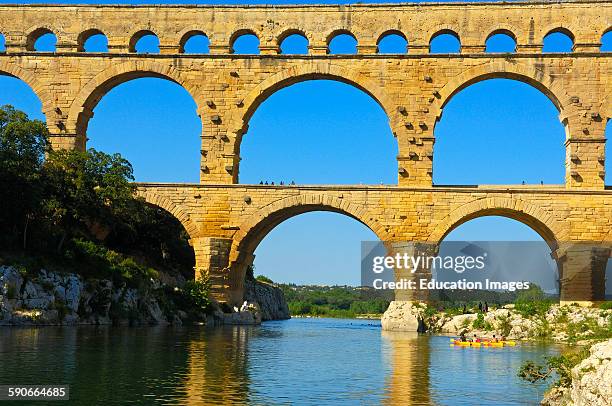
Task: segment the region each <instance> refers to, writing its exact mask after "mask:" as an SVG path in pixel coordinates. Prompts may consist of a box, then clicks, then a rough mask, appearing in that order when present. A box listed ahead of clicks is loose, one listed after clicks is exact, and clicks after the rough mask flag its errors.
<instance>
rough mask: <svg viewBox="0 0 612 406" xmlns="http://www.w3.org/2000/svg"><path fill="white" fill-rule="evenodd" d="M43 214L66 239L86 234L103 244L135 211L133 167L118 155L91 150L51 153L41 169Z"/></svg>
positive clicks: (61, 245)
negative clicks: (44, 186)
mask: <svg viewBox="0 0 612 406" xmlns="http://www.w3.org/2000/svg"><path fill="white" fill-rule="evenodd" d="M44 176H45V184H46V187H47V199H46V202H45V214H46V215H47V216H48V218H49V219H50V220H51V221H52V223H53V224H54V225H55V226H57V227H58V228H59V229H61V231H62V233H61V238H60V240H59V243H58V245H57V250H58V251H61V249H62V247H63V244H64V241H65V240H66V238H67V237H72V236H75V235H79V234H85V235H86V236H87V237H93V238H95V239H97V240H101V241H103V240H104V239H105V238H106V237H107V236H108V234H109V233H110V231H112V230H113V229H114V228H115V227H117V226H118V225H119V224H125V223H127V222H129V218H130V215H131V214H132V213H133V212H134V209H135V207H136V206H135V199H134V191H135V187H134V185H133V184H131V183H130V181H133V180H134V176H133V172H132V166H131V165H130V163H129V162H128V161H127V160H125V159H124V158H122V157H121V155H119V154H114V155H109V154H105V153H103V152H99V151H96V150H94V149H90V150H88V151H85V152H81V151H65V150H61V151H53V152H52V153H51V154H50V155H49V158H48V160H47V162H46V163H45V166H44Z"/></svg>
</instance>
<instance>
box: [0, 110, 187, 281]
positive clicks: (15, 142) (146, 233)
mask: <svg viewBox="0 0 612 406" xmlns="http://www.w3.org/2000/svg"><path fill="white" fill-rule="evenodd" d="M45 156H46V159H45ZM133 180H134V176H133V171H132V166H131V165H130V163H129V162H128V161H127V160H125V159H124V158H122V157H121V156H120V155H119V154H114V155H109V154H106V153H103V152H99V151H96V150H94V149H89V150H88V151H65V150H60V151H51V150H50V149H49V143H48V131H47V129H46V127H45V124H44V123H42V122H41V121H37V120H29V119H28V117H27V116H26V115H25V114H24V113H22V112H19V111H17V110H15V109H14V108H13V107H11V106H4V107H0V190H2V199H0V231H1V233H0V259H2V258H1V257H2V256H3V257H5V259H6V258H8V257H12V258H17V257H19V256H18V255H15V253H16V252H19V253H20V254H21V257H24V258H25V257H27V258H28V263H32V261H31V258H33V257H39V258H44V259H45V260H49V259H53V260H54V261H60V262H63V264H62V265H65V264H66V263H68V264H73V265H75V269H76V270H79V269H80V268H82V266H79V265H81V264H87V266H89V267H90V268H92V269H90V270H89V271H91V272H92V273H93V274H96V275H99V276H105V277H106V276H108V275H109V274H111V275H114V276H116V275H119V276H120V277H122V278H125V279H126V280H132V279H133V277H134V276H138V277H142V278H150V277H153V276H155V275H157V272H156V271H155V269H153V268H162V269H164V270H165V271H171V272H174V273H179V272H180V273H183V275H184V276H185V277H187V278H192V277H193V266H194V263H195V259H194V254H193V250H192V249H191V248H190V246H189V244H188V236H187V233H186V232H185V230H184V229H183V227H182V226H181V224H180V223H179V222H178V220H176V219H175V218H174V217H172V216H171V215H170V214H169V213H166V212H165V211H164V210H161V209H159V208H154V207H151V206H149V205H148V204H146V203H145V202H144V201H143V200H142V199H138V198H136V197H135V195H134V192H135V187H134V185H133V184H132V183H131V182H132V181H133ZM9 254H10V255H9ZM34 263H35V264H36V265H37V266H41V265H42V266H47V265H48V264H44V261H43V263H42V264H41V261H35V262H34Z"/></svg>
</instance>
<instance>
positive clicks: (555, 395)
mask: <svg viewBox="0 0 612 406" xmlns="http://www.w3.org/2000/svg"><path fill="white" fill-rule="evenodd" d="M571 378H572V380H571V385H570V386H569V387H558V386H555V387H553V388H551V389H550V390H549V391H548V392H547V393H546V395H545V396H544V399H543V400H542V402H541V404H542V405H545V406H566V405H575V406H583V405H584V406H609V405H612V339H610V340H607V341H604V342H601V343H599V344H595V345H593V346H592V347H591V348H590V350H589V356H588V357H587V358H586V359H584V360H583V361H582V362H580V363H579V364H578V365H576V366H575V367H573V368H572V369H571Z"/></svg>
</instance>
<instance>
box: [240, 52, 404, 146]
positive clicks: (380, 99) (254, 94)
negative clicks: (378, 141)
mask: <svg viewBox="0 0 612 406" xmlns="http://www.w3.org/2000/svg"><path fill="white" fill-rule="evenodd" d="M317 79H329V80H335V81H338V82H342V83H346V84H349V85H352V86H355V87H356V88H358V89H359V90H361V91H363V92H365V93H366V94H368V95H369V96H370V97H372V98H373V99H374V100H375V101H376V102H377V103H378V104H379V105H380V106H381V107H382V109H383V111H384V112H385V113H386V114H387V117H389V123H390V126H391V130H392V131H394V133H395V128H397V127H396V125H399V124H400V120H399V117H396V116H395V115H393V113H392V112H394V108H393V106H394V105H395V104H394V103H393V102H392V100H391V98H389V97H388V96H387V94H386V93H385V92H384V91H383V90H382V86H380V85H379V84H377V83H375V82H374V81H373V80H372V79H370V78H368V77H367V76H365V75H363V74H361V73H359V72H356V71H352V70H349V69H346V68H343V67H340V66H337V65H333V64H331V63H327V62H317V61H310V62H304V63H303V64H301V65H299V66H293V67H291V68H289V69H286V70H284V71H282V72H279V73H277V74H274V75H272V76H270V77H268V78H267V79H266V80H264V81H263V82H261V83H259V84H258V85H257V86H255V87H254V88H253V89H251V90H250V91H249V92H248V93H247V94H246V95H245V97H244V98H243V99H242V100H240V101H239V102H238V104H239V105H242V109H240V110H238V111H237V113H236V114H238V116H237V117H234V118H233V120H231V122H233V123H236V124H235V125H236V126H237V127H236V128H233V129H231V131H232V132H233V133H235V134H237V135H238V138H237V141H236V145H235V149H236V150H237V151H239V150H240V137H241V136H242V133H243V132H245V130H246V128H247V126H248V122H249V120H250V119H251V117H252V116H253V114H254V113H255V111H256V110H257V108H258V107H259V106H260V105H261V103H263V102H264V101H265V100H266V99H267V98H268V97H270V96H271V95H272V94H273V93H275V92H276V91H278V90H281V89H283V88H285V87H288V86H291V85H294V84H296V83H300V82H305V81H307V80H317Z"/></svg>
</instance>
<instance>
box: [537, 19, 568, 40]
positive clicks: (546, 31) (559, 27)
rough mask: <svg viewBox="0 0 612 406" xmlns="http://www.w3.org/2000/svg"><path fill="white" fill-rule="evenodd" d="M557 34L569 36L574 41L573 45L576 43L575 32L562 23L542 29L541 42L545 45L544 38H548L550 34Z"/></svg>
mask: <svg viewBox="0 0 612 406" xmlns="http://www.w3.org/2000/svg"><path fill="white" fill-rule="evenodd" d="M556 32H560V33H561V34H565V35H567V36H568V37H569V38H570V39H571V40H572V43H575V42H576V36H575V35H574V32H573V31H572V30H571V29H570V28H568V27H567V26H566V25H564V24H563V23H560V22H557V23H552V24H549V25H547V26H545V27H542V30H541V38H540V42H541V43H542V44H543V43H544V38H546V37H547V36H548V35H549V34H554V33H556Z"/></svg>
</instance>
